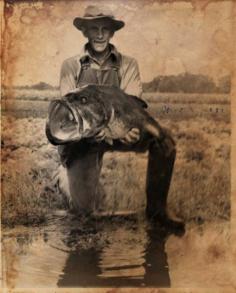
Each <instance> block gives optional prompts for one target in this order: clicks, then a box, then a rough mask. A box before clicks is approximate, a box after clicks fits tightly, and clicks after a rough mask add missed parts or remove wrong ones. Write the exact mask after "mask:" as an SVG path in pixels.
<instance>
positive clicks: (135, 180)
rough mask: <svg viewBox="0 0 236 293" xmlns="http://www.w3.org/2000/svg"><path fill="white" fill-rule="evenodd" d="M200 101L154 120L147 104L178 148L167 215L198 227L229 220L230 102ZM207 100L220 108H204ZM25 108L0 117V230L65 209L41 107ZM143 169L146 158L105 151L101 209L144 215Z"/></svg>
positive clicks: (154, 109)
mask: <svg viewBox="0 0 236 293" xmlns="http://www.w3.org/2000/svg"><path fill="white" fill-rule="evenodd" d="M196 96H199V95H196ZM172 97H173V96H172ZM195 98H196V97H195ZM200 98H201V99H202V102H203V100H204V99H206V100H205V101H206V102H205V103H204V104H203V103H201V102H200V100H199V98H198V99H197V101H196V100H195V102H194V104H195V106H194V110H195V112H193V113H194V114H188V113H189V112H183V111H182V112H177V111H170V112H169V113H168V114H166V113H164V112H163V113H162V115H160V113H161V112H158V111H157V109H159V108H161V107H162V104H161V103H151V104H150V105H151V106H150V112H151V113H152V114H153V115H154V116H155V117H157V118H158V119H159V121H160V122H161V124H162V125H164V126H166V127H168V128H169V129H171V131H172V133H173V136H174V138H175V140H176V142H177V159H176V163H175V169H174V176H173V180H172V184H171V188H170V193H169V198H168V206H169V210H170V211H171V212H173V213H174V214H176V215H177V216H179V217H181V218H183V219H184V220H185V221H186V222H192V221H194V222H197V223H202V222H205V221H215V220H217V219H229V217H230V105H229V104H228V102H229V100H228V98H227V97H225V96H224V97H223V96H222V98H220V99H222V100H221V102H219V100H217V99H218V98H219V97H218V96H217V99H216V98H213V97H212V96H211V97H208V98H207V97H203V96H201V97H200ZM166 99H168V97H166ZM183 99H184V98H182V100H179V104H178V103H175V102H173V99H172V104H171V106H173V109H179V108H178V107H182V106H181V105H182V104H183V102H184V103H185V102H186V101H185V100H184V101H183ZM224 99H225V100H224ZM223 101H225V102H223ZM26 102H27V101H26ZM213 102H214V103H215V102H217V103H219V104H210V103H213ZM30 103H31V104H30V105H28V106H27V107H28V110H29V111H28V112H27V114H26V113H25V112H24V111H23V110H25V108H27V107H25V106H24V104H22V106H21V107H22V108H21V110H20V111H19V115H18V116H17V115H14V116H12V117H9V113H8V117H6V116H5V115H4V116H3V121H2V124H3V125H2V163H3V167H2V200H1V204H2V224H4V225H15V224H25V225H32V224H39V223H42V222H44V221H46V219H47V216H48V215H50V214H52V212H53V211H55V210H56V209H64V208H67V207H68V205H67V203H66V200H65V198H64V196H63V194H61V193H60V192H59V190H58V188H57V184H56V183H57V182H56V180H55V178H56V177H55V172H56V170H57V169H58V166H59V158H58V155H57V151H56V148H55V147H53V146H51V145H49V143H48V142H47V139H46V137H45V132H44V128H45V119H44V118H42V117H44V116H45V109H46V105H47V103H46V102H32V101H31V102H30ZM33 103H34V104H33ZM39 103H44V106H43V107H44V108H43V109H42V108H40V107H38V104H39ZM208 103H209V104H208ZM25 105H26V104H25ZM32 105H34V109H32ZM221 106H222V107H224V111H223V112H219V111H218V112H214V113H213V112H212V111H206V109H208V108H209V107H211V108H214V107H218V108H220V107H221ZM158 107H159V108H158ZM176 107H177V108H176ZM206 107H207V108H206ZM196 109H198V112H196ZM40 111H41V112H40ZM32 113H36V114H35V115H36V117H38V118H34V114H32ZM176 113H177V114H176ZM196 113H202V114H201V115H200V114H199V115H198V114H196ZM16 116H17V117H18V118H17V117H16ZM146 164H147V153H144V154H131V153H117V152H114V153H107V154H106V155H105V157H104V164H103V170H102V176H101V181H102V183H103V186H104V191H105V193H104V195H103V199H102V204H103V205H104V206H105V207H107V208H109V209H110V210H112V211H115V210H119V209H134V210H135V209H137V210H143V209H144V207H145V201H146V199H145V177H146Z"/></svg>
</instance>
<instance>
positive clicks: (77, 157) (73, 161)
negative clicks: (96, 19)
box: [59, 62, 176, 218]
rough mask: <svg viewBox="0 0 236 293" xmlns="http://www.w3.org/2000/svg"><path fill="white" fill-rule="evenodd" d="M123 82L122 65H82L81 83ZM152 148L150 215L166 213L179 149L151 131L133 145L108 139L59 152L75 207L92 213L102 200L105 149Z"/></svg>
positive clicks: (148, 177)
mask: <svg viewBox="0 0 236 293" xmlns="http://www.w3.org/2000/svg"><path fill="white" fill-rule="evenodd" d="M89 83H92V84H106V85H115V86H118V87H119V85H120V78H119V66H118V65H115V66H110V67H107V68H104V69H99V70H98V69H95V68H92V67H91V65H90V63H88V62H87V63H84V64H82V68H81V72H80V75H79V78H78V84H77V86H83V85H86V84H89ZM147 150H148V166H147V178H146V196H147V204H146V214H147V216H148V217H149V218H150V217H153V216H155V215H156V214H159V215H161V214H163V215H165V213H166V205H167V195H168V191H169V187H170V182H171V177H172V173H173V166H174V162H175V156H176V150H175V149H174V150H173V152H172V153H171V154H169V155H167V154H166V150H165V149H163V148H162V147H160V143H159V142H158V140H157V139H156V138H155V137H152V136H151V135H150V134H142V135H141V138H140V140H139V141H138V142H137V143H135V144H133V145H124V144H122V143H121V142H120V141H114V144H113V145H112V146H109V145H107V144H106V143H104V142H101V143H99V144H97V146H96V143H95V147H94V146H93V144H89V143H87V142H86V141H84V142H82V141H81V142H79V143H72V144H70V145H68V146H65V147H64V148H63V151H61V152H60V150H59V153H60V155H61V160H62V163H64V165H65V166H66V168H67V176H68V182H69V190H70V195H71V198H72V203H73V207H74V208H75V210H76V211H84V212H86V213H89V212H92V211H93V210H94V208H95V206H96V204H95V203H96V201H99V176H100V172H101V168H102V159H103V154H104V152H105V151H134V152H145V151H147Z"/></svg>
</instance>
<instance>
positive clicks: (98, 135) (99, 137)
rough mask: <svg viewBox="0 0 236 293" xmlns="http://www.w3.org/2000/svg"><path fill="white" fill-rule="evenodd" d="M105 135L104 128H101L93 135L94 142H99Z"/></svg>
mask: <svg viewBox="0 0 236 293" xmlns="http://www.w3.org/2000/svg"><path fill="white" fill-rule="evenodd" d="M105 137H106V134H105V131H104V129H102V130H101V131H99V132H98V133H97V134H96V135H95V136H94V138H93V139H94V141H96V142H101V141H102V140H104V139H105Z"/></svg>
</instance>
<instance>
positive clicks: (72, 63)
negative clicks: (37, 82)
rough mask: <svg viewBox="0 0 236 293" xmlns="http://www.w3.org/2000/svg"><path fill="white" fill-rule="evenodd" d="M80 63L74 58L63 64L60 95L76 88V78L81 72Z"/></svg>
mask: <svg viewBox="0 0 236 293" xmlns="http://www.w3.org/2000/svg"><path fill="white" fill-rule="evenodd" d="M79 67H80V66H79V64H78V62H77V61H76V60H75V59H74V58H73V59H72V58H70V59H67V60H65V61H64V62H63V63H62V66H61V73H60V93H61V96H64V95H66V94H67V93H68V92H70V91H72V90H74V89H75V88H76V77H77V74H78V72H79V70H80V68H79Z"/></svg>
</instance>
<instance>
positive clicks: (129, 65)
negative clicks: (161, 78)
mask: <svg viewBox="0 0 236 293" xmlns="http://www.w3.org/2000/svg"><path fill="white" fill-rule="evenodd" d="M120 72H121V85H120V88H121V89H122V90H123V91H124V92H125V93H127V94H128V95H133V96H136V97H139V98H140V97H141V95H142V82H141V78H140V73H139V67H138V62H137V61H136V60H135V59H134V58H131V57H127V56H122V62H121V70H120ZM139 139H140V130H139V129H138V128H132V129H131V130H130V131H129V132H128V133H127V135H126V136H125V137H124V138H123V139H121V142H123V143H125V144H133V143H136V142H138V140H139Z"/></svg>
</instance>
